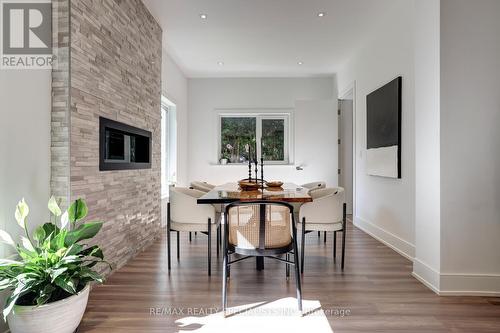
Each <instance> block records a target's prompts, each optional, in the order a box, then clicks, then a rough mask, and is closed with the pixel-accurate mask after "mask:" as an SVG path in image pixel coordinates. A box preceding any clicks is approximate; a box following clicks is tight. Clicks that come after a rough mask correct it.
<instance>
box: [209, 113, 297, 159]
mask: <svg viewBox="0 0 500 333" xmlns="http://www.w3.org/2000/svg"><path fill="white" fill-rule="evenodd" d="M219 124H220V133H219V135H220V138H219V161H220V162H221V163H247V162H248V160H249V159H250V160H252V161H254V160H255V159H256V158H257V159H258V160H259V161H260V158H261V157H262V158H263V159H264V161H265V162H267V163H268V164H287V163H289V156H288V152H289V115H288V114H262V115H261V114H227V115H226V114H224V115H220V122H219Z"/></svg>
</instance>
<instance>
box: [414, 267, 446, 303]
mask: <svg viewBox="0 0 500 333" xmlns="http://www.w3.org/2000/svg"><path fill="white" fill-rule="evenodd" d="M411 275H413V277H414V278H415V279H417V280H418V281H420V282H422V283H423V284H424V285H425V286H426V287H427V288H429V289H430V290H432V291H433V292H435V293H436V294H438V295H439V293H440V289H439V288H440V281H441V278H440V275H439V272H438V271H436V270H435V269H433V268H432V267H430V266H429V265H427V264H426V263H424V262H422V261H420V260H419V259H417V258H414V259H413V272H412V273H411Z"/></svg>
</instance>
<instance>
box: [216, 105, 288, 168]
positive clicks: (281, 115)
mask: <svg viewBox="0 0 500 333" xmlns="http://www.w3.org/2000/svg"><path fill="white" fill-rule="evenodd" d="M222 118H255V120H256V122H255V125H256V128H255V132H256V133H255V135H256V145H257V156H258V159H259V161H260V156H262V152H261V139H262V120H263V119H283V120H284V126H285V128H284V143H283V148H284V153H283V156H284V160H283V161H264V163H265V164H268V165H270V164H271V165H288V164H290V163H291V156H290V155H291V154H290V153H291V151H292V147H291V143H292V140H291V139H292V126H291V124H292V113H291V112H219V113H218V116H217V161H218V162H217V163H220V158H221V151H222V147H221V141H222V140H221V139H222V138H221V123H222ZM242 164H246V163H230V165H242Z"/></svg>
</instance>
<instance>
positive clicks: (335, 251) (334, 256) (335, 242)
mask: <svg viewBox="0 0 500 333" xmlns="http://www.w3.org/2000/svg"><path fill="white" fill-rule="evenodd" d="M335 259H337V231H334V232H333V262H335Z"/></svg>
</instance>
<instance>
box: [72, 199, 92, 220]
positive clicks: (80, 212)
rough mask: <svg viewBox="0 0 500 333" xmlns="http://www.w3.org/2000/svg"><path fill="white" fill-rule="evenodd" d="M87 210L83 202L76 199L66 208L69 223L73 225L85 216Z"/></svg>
mask: <svg viewBox="0 0 500 333" xmlns="http://www.w3.org/2000/svg"><path fill="white" fill-rule="evenodd" d="M87 213H88V208H87V204H86V203H85V201H83V200H82V199H76V200H75V201H74V202H73V203H72V204H71V205H70V206H69V208H68V215H69V216H68V217H69V221H70V222H71V223H75V222H76V221H78V220H81V219H83V218H85V216H87Z"/></svg>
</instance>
